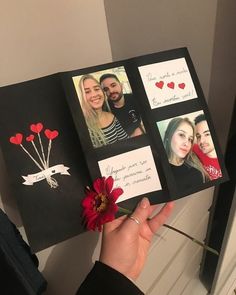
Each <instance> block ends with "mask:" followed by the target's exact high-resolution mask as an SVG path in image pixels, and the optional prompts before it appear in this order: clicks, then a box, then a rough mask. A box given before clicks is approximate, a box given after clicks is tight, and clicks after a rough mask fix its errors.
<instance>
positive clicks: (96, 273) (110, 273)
mask: <svg viewBox="0 0 236 295" xmlns="http://www.w3.org/2000/svg"><path fill="white" fill-rule="evenodd" d="M98 294H102V295H111V294H112V295H121V294H129V295H144V293H143V292H142V291H141V290H140V289H139V288H138V287H136V286H135V284H134V283H132V281H130V280H129V279H128V278H127V277H126V276H124V275H123V274H121V273H120V272H118V271H116V270H115V269H113V268H111V267H109V266H107V265H106V264H104V263H102V262H99V261H96V262H95V265H94V267H93V268H92V270H91V271H90V273H89V274H88V275H87V277H86V279H85V280H84V281H83V283H82V284H81V286H80V287H79V289H78V291H77V293H76V295H98Z"/></svg>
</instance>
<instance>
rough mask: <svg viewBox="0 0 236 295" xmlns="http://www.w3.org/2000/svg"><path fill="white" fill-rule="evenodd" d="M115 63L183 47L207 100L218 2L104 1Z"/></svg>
mask: <svg viewBox="0 0 236 295" xmlns="http://www.w3.org/2000/svg"><path fill="white" fill-rule="evenodd" d="M104 3H105V8H106V16H107V22H108V30H109V36H110V40H111V49H112V56H113V59H114V60H120V59H123V58H127V57H133V56H137V55H142V54H148V53H152V52H157V51H162V50H167V49H172V48H177V47H182V46H186V47H188V49H189V51H190V55H191V57H192V59H193V62H194V65H195V67H196V70H197V73H198V75H199V78H200V81H201V85H202V87H203V90H204V93H205V95H206V97H208V91H209V82H210V74H211V60H212V51H213V43H214V29H215V17H216V8H217V0H211V1H204V0H199V1H194V0H178V1H171V0H159V1H156V0H139V1H135V0H129V1H125V0H120V1H115V0H104Z"/></svg>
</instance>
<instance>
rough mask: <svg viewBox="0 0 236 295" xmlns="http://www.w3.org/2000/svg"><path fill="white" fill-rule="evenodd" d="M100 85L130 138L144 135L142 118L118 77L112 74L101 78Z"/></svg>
mask: <svg viewBox="0 0 236 295" xmlns="http://www.w3.org/2000/svg"><path fill="white" fill-rule="evenodd" d="M100 84H101V86H102V89H103V90H104V92H105V93H106V95H107V98H108V102H109V105H110V108H111V111H112V113H113V114H114V115H115V116H116V118H117V119H118V120H119V122H120V124H121V125H122V127H123V128H124V130H125V131H126V133H127V134H128V135H129V136H130V137H134V136H138V135H142V134H143V133H144V128H143V126H142V121H141V116H140V113H139V111H138V109H137V107H136V102H135V100H134V97H133V95H132V94H124V93H123V87H122V84H121V82H120V81H119V79H118V77H117V76H116V75H114V74H112V73H107V74H104V75H102V76H101V77H100Z"/></svg>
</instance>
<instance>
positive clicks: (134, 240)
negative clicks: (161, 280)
mask: <svg viewBox="0 0 236 295" xmlns="http://www.w3.org/2000/svg"><path fill="white" fill-rule="evenodd" d="M172 208H173V202H170V203H167V204H166V205H165V206H164V207H163V208H162V209H161V210H160V212H159V213H157V214H156V215H155V216H153V217H152V218H151V219H149V217H150V215H151V214H152V212H153V211H154V209H156V206H151V205H150V203H149V200H148V199H147V198H143V199H142V201H141V202H140V203H139V204H138V206H137V208H136V209H135V211H134V212H133V214H132V216H134V217H135V218H136V219H137V220H138V221H139V224H138V223H136V222H135V221H134V220H132V219H130V218H129V217H127V216H122V217H120V218H117V219H115V220H113V221H112V222H109V223H106V224H105V225H104V228H103V237H102V247H101V254H100V261H101V262H103V263H105V264H107V265H108V266H110V267H112V268H114V269H115V270H117V271H119V272H120V273H122V274H124V275H125V276H126V277H128V278H130V279H133V280H135V279H137V277H138V276H139V274H140V273H141V271H142V269H143V266H144V263H145V261H146V258H147V254H148V249H149V247H150V245H151V240H152V238H153V236H154V234H155V232H156V231H157V230H158V229H159V228H160V227H161V226H162V224H163V223H165V221H166V219H167V218H168V217H169V215H170V213H171V211H172Z"/></svg>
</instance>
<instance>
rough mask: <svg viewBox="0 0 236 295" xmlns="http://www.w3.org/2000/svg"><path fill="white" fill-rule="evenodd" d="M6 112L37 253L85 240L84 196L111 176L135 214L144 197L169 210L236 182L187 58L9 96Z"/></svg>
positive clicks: (16, 178) (134, 64)
mask: <svg viewBox="0 0 236 295" xmlns="http://www.w3.org/2000/svg"><path fill="white" fill-rule="evenodd" d="M104 75H105V76H104ZM117 78H118V80H117ZM100 79H101V82H100V83H101V85H100V84H99V81H100ZM118 81H119V82H118ZM122 93H123V94H124V96H122ZM119 103H122V104H119ZM0 109H1V116H0V140H1V148H2V152H3V156H4V159H5V162H6V167H7V170H8V173H9V179H10V183H11V186H12V189H13V191H14V194H15V196H16V199H17V203H18V206H19V210H20V213H21V215H22V219H23V223H24V227H25V230H26V234H27V237H28V239H29V242H30V245H31V247H32V248H33V250H34V251H39V250H42V249H44V248H46V247H48V246H50V245H52V244H55V243H57V242H60V241H62V240H65V239H67V238H69V237H72V236H74V235H76V234H79V233H81V232H82V231H84V228H83V226H82V219H81V200H82V198H83V197H84V187H85V186H87V185H91V183H92V181H93V180H94V179H96V178H97V177H100V176H105V177H108V176H110V175H111V176H112V177H113V178H114V180H115V182H114V186H115V187H117V186H119V187H122V188H123V190H124V193H123V195H122V196H121V197H120V198H119V200H118V202H120V204H121V205H122V206H123V207H126V208H129V209H131V210H132V209H133V208H134V207H135V205H136V204H137V202H138V201H139V200H140V199H141V198H142V197H143V196H147V197H148V198H149V199H150V202H151V203H152V204H157V203H164V202H168V201H171V200H175V199H178V198H181V197H184V196H187V195H189V194H192V193H195V192H198V191H200V190H203V189H205V188H208V187H210V186H214V185H217V184H219V183H222V182H224V181H226V180H227V177H228V176H227V172H226V170H225V166H224V162H223V156H222V153H221V151H220V147H219V144H218V140H217V137H216V134H215V131H214V127H213V124H212V120H211V117H210V113H209V110H208V107H207V103H206V101H205V98H204V94H203V91H202V89H201V86H200V83H199V80H198V77H197V74H196V72H195V70H194V66H193V63H192V61H191V58H190V56H189V53H188V50H187V49H186V48H179V49H173V50H169V51H165V52H159V53H154V54H149V55H144V56H140V57H135V58H131V59H127V60H123V61H119V62H113V63H108V64H104V65H99V66H94V67H90V68H86V69H81V70H75V71H70V72H63V73H58V74H54V75H50V76H47V77H43V78H40V79H36V80H32V81H28V82H23V83H20V84H16V85H11V86H6V87H2V88H0ZM196 118H198V119H199V118H201V120H200V122H198V123H197V122H196V126H195V123H194V121H195V119H196ZM197 126H198V129H197ZM195 132H197V133H196V134H195ZM207 155H210V158H209V157H208V156H207Z"/></svg>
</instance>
